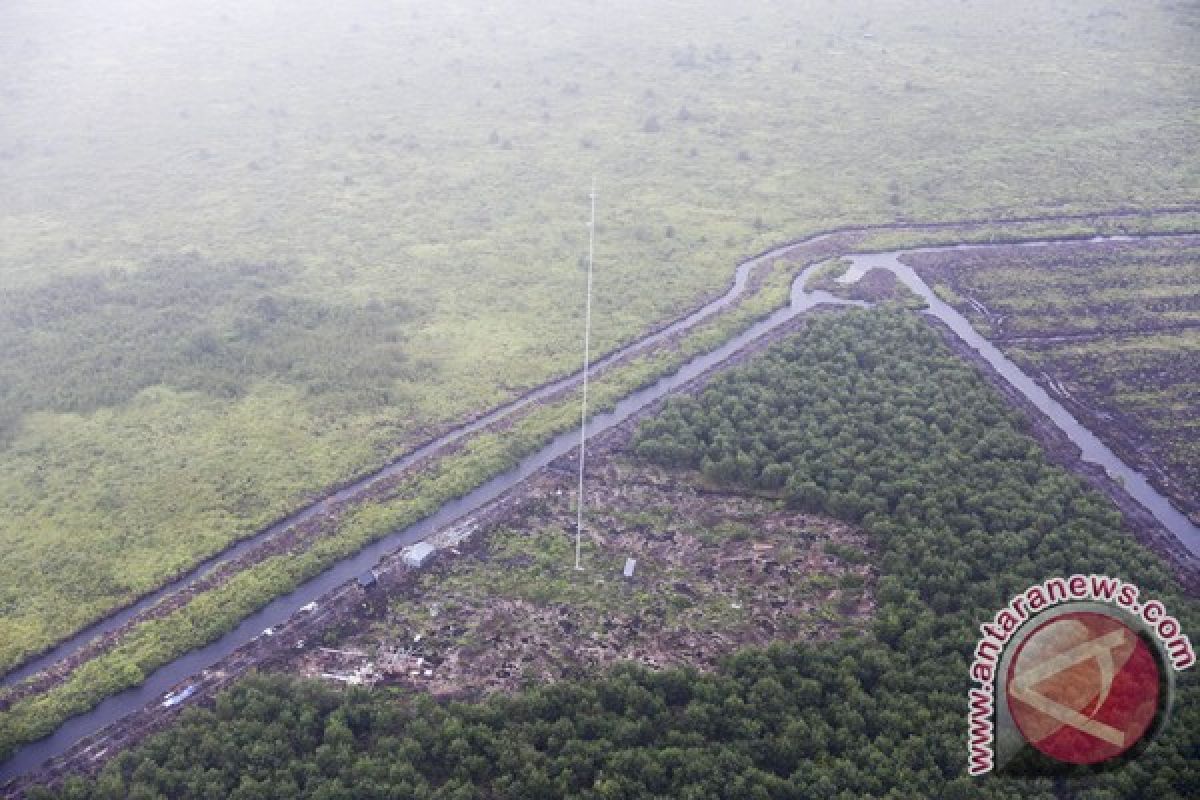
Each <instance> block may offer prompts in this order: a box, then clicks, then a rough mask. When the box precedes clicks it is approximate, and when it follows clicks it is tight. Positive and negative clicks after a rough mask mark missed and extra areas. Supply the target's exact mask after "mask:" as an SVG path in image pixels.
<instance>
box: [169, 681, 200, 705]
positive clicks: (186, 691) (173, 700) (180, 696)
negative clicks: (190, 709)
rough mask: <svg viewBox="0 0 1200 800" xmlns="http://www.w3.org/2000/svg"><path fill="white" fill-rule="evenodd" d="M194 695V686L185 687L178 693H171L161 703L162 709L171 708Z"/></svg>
mask: <svg viewBox="0 0 1200 800" xmlns="http://www.w3.org/2000/svg"><path fill="white" fill-rule="evenodd" d="M195 693H196V687H195V686H185V687H184V688H182V689H180V690H179V691H178V692H171V693H170V694H168V695H167V696H166V697H165V698H164V699H163V701H162V707H163V708H173V707H174V706H177V705H179V704H180V703H182V702H183V701H184V700H187V699H188V698H189V697H191V696H192V695H194V694H195Z"/></svg>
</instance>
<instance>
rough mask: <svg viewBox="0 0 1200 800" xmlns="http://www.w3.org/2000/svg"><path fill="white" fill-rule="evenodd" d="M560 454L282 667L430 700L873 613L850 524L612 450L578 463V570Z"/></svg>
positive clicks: (861, 542)
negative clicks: (582, 487)
mask: <svg viewBox="0 0 1200 800" xmlns="http://www.w3.org/2000/svg"><path fill="white" fill-rule="evenodd" d="M562 467H563V468H562V469H552V470H548V471H547V472H545V473H543V474H541V475H539V476H538V477H537V478H536V479H535V480H533V481H531V482H530V483H529V484H528V486H527V488H526V489H525V491H524V492H523V494H524V497H523V498H522V499H521V501H520V505H519V506H518V507H517V508H515V509H514V510H513V511H512V512H511V513H510V514H509V515H508V516H506V518H504V519H502V520H500V521H498V522H497V523H496V524H495V525H494V526H493V527H492V528H491V529H490V530H487V531H485V532H482V533H481V534H480V535H479V536H478V538H477V539H476V541H475V543H474V545H473V546H472V547H471V548H470V551H469V552H463V553H462V555H461V557H454V558H447V559H443V560H441V561H439V562H438V563H437V564H435V565H434V566H433V567H432V568H430V569H428V570H422V571H420V572H417V573H408V574H406V575H405V576H404V577H403V578H402V579H401V580H400V581H399V582H398V583H397V584H395V585H393V586H388V587H387V588H386V589H383V590H380V591H379V592H378V593H377V594H375V595H372V596H371V598H370V600H369V602H368V603H365V604H364V605H363V606H362V608H361V613H360V614H358V615H355V616H353V617H351V618H348V619H346V620H344V621H342V622H341V623H340V624H339V625H338V626H337V627H336V631H335V632H331V634H329V635H326V636H324V637H322V640H321V641H322V643H323V644H326V645H328V646H329V647H328V648H317V647H306V651H305V652H304V653H303V654H302V655H298V656H297V657H296V658H295V659H294V660H292V661H291V662H290V663H289V664H288V665H287V667H286V668H288V669H294V670H296V671H298V672H300V673H301V674H304V675H307V676H312V677H325V678H326V679H329V680H336V681H342V682H347V683H387V684H402V685H408V686H412V687H414V688H418V689H423V690H427V691H430V692H433V693H434V694H437V695H459V694H462V693H465V692H478V691H483V692H490V691H497V690H512V689H516V688H519V686H520V685H521V684H522V683H525V682H529V681H537V682H542V681H547V680H554V679H558V678H563V677H570V676H578V675H584V674H588V673H592V672H594V671H595V670H596V669H598V668H602V667H604V666H605V665H608V664H611V663H614V662H617V661H629V660H632V661H637V662H639V663H642V664H645V665H647V666H650V667H662V666H668V665H670V666H678V665H691V666H695V667H699V668H707V667H712V666H715V665H716V664H717V662H718V661H719V660H720V659H721V658H722V657H724V656H726V655H729V654H731V653H732V652H735V651H736V650H738V649H740V648H742V647H746V646H751V645H760V646H761V645H766V644H768V643H770V642H772V641H776V640H794V639H801V638H816V637H827V636H832V635H836V634H837V633H839V632H841V631H844V630H848V629H853V628H855V627H857V626H858V625H859V624H860V623H861V622H862V620H863V619H864V618H865V617H866V616H867V615H868V614H869V613H870V611H871V610H872V608H873V600H872V596H871V586H872V584H873V582H874V575H873V572H872V570H871V569H870V568H869V567H868V566H867V564H866V562H867V559H868V557H867V553H866V547H867V543H866V540H865V537H864V536H863V535H862V534H861V533H860V532H857V531H856V530H855V529H853V528H852V527H851V526H849V525H847V524H845V523H842V522H838V521H835V520H830V519H827V518H821V517H815V516H812V515H805V514H799V513H795V512H790V511H786V510H781V509H779V508H777V503H776V502H775V501H774V500H772V499H770V498H766V497H754V496H747V495H739V494H730V493H725V492H710V491H707V490H706V489H705V487H704V485H703V483H702V480H701V478H700V477H699V475H697V474H693V473H688V474H674V473H668V472H665V471H663V470H660V469H657V468H650V467H646V466H642V465H639V464H635V463H633V462H630V461H629V460H627V459H626V458H625V457H624V456H623V455H622V454H621V453H620V452H619V451H618V452H615V453H614V452H611V451H609V452H605V453H603V454H602V455H600V457H599V458H598V459H596V458H594V457H593V466H592V467H591V468H589V476H588V479H589V483H588V487H587V506H586V508H587V509H588V512H587V529H588V533H587V544H586V548H585V552H584V559H583V561H584V564H585V565H586V567H585V569H584V570H583V571H581V572H577V571H575V569H574V567H573V524H574V519H575V516H574V491H573V489H572V486H573V476H572V475H571V473H570V469H569V467H570V465H569V464H563V465H562ZM627 558H632V559H635V560H636V564H635V566H634V570H633V573H634V574H633V576H632V577H630V578H626V577H623V575H622V571H623V567H624V565H625V559H627ZM306 644H307V643H306Z"/></svg>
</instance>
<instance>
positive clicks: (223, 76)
mask: <svg viewBox="0 0 1200 800" xmlns="http://www.w3.org/2000/svg"><path fill="white" fill-rule="evenodd" d="M1197 30H1198V26H1197V11H1196V8H1195V6H1194V4H1190V3H1179V2H1173V1H1171V0H1161V1H1159V0H1154V1H1152V2H1149V1H1148V0H1073V1H1072V2H1064V3H1045V2H1040V1H1039V0H1005V1H1004V2H1001V1H1000V0H970V2H959V1H958V0H942V1H941V2H928V0H894V1H893V2H888V3H878V2H873V1H872V0H805V1H804V2H795V1H793V0H787V1H786V2H785V1H783V0H756V1H755V2H738V3H731V2H728V0H694V1H693V2H689V3H645V2H641V0H610V1H609V2H604V3H596V2H593V0H557V1H556V2H554V3H530V2H527V0H501V1H499V2H495V1H493V0H489V1H488V2H482V1H481V0H447V2H438V3H429V2H427V1H426V0H404V2H394V1H393V0H345V2H339V3H337V4H336V5H331V4H329V3H326V2H321V1H320V0H253V1H252V2H247V1H246V0H212V1H211V2H206V3H182V2H176V3H157V2H150V1H149V0H98V1H97V2H89V3H80V2H78V1H77V0H9V1H8V2H5V3H2V4H0V31H2V32H3V33H2V34H0V103H2V104H3V108H4V114H3V124H2V125H0V306H2V307H3V309H2V310H0V318H2V319H0V548H3V550H4V552H5V556H6V557H5V558H4V559H3V561H2V563H0V667H8V666H11V665H12V664H14V663H16V662H17V661H19V660H20V659H21V658H23V657H25V656H28V655H29V654H30V653H32V652H36V651H37V650H39V649H41V648H44V647H45V646H46V645H48V644H50V643H51V642H53V641H55V640H57V639H59V638H61V637H63V636H65V635H68V634H69V633H70V632H71V631H72V630H75V629H76V628H78V627H79V626H81V625H82V624H84V623H86V622H88V621H89V620H92V619H94V618H96V617H97V616H100V615H102V614H103V613H105V612H106V611H108V610H110V609H112V608H113V607H114V606H116V605H119V604H121V603H124V602H128V601H129V600H130V599H131V598H132V597H134V596H137V595H138V594H140V593H142V592H145V591H146V590H148V589H149V588H151V587H153V586H155V585H157V584H159V583H161V582H162V581H163V580H164V579H165V578H166V577H167V576H169V575H172V574H174V573H177V572H178V571H179V570H182V569H186V568H187V567H188V566H189V565H191V564H194V563H195V562H196V561H197V560H198V559H200V558H202V557H204V556H206V555H210V554H212V553H213V552H216V551H219V550H220V549H221V548H222V547H224V546H226V545H228V544H229V543H230V542H231V541H233V540H235V539H237V538H239V537H242V536H245V535H247V534H249V533H251V532H252V531H254V530H255V529H257V528H259V527H261V526H263V525H265V524H266V523H268V522H270V521H271V520H273V519H275V518H278V517H279V516H281V515H282V514H283V513H285V512H286V511H288V510H290V509H294V508H295V507H297V506H298V505H300V504H302V503H303V502H304V501H305V499H306V498H307V497H310V496H311V495H312V494H313V493H315V492H319V491H321V490H322V489H324V488H326V487H328V486H330V485H334V484H337V483H340V482H343V481H345V480H347V479H348V478H349V477H351V476H353V475H355V474H361V473H363V472H366V471H368V470H370V469H371V468H373V467H376V466H378V465H380V464H381V463H383V462H384V461H386V460H387V459H389V458H392V457H395V456H397V455H399V454H400V453H402V452H405V451H407V450H409V449H411V447H412V445H413V444H414V442H415V441H417V440H420V439H422V438H424V437H427V436H428V434H429V432H430V431H431V430H432V429H434V428H437V427H439V426H445V425H449V424H453V423H455V422H457V421H461V420H462V419H464V418H465V417H467V416H469V415H470V414H472V413H475V412H477V411H479V410H480V409H483V408H487V407H491V406H494V405H496V404H498V403H500V402H502V401H503V400H505V399H506V398H510V397H512V396H513V395H514V394H516V393H518V392H520V391H521V390H523V389H527V388H529V387H531V386H534V385H537V384H538V383H540V382H542V381H545V380H546V379H548V378H549V377H551V376H553V375H557V374H562V373H564V372H566V371H567V370H570V369H574V368H575V367H576V364H577V361H578V358H577V352H578V346H579V341H578V339H579V337H578V325H579V315H580V312H581V306H582V288H583V275H582V271H581V268H580V255H581V253H582V252H583V251H584V249H585V247H586V239H587V236H586V229H585V221H586V219H587V199H586V191H587V186H588V182H589V179H590V178H591V176H592V174H593V173H595V174H596V176H597V178H598V183H599V194H600V201H599V214H598V223H599V224H598V226H597V231H596V232H597V266H598V269H597V271H596V291H595V303H596V313H595V330H594V332H593V333H594V336H595V339H594V343H595V345H596V347H597V350H598V351H601V350H608V349H611V348H612V347H613V346H614V345H615V344H617V343H618V342H621V341H627V340H629V339H631V338H633V337H635V336H637V335H638V334H639V333H640V332H641V331H644V330H645V329H647V328H649V327H652V326H654V325H656V324H660V323H661V322H662V321H663V320H665V319H667V318H671V317H674V316H677V315H678V314H679V313H680V312H681V311H682V310H683V309H684V308H686V307H689V306H691V305H693V304H695V303H696V302H698V301H699V299H700V298H701V297H704V296H707V295H710V294H712V293H713V292H716V291H718V290H720V289H721V288H723V287H724V286H726V285H727V283H728V281H729V278H730V273H731V270H732V266H733V264H734V263H735V262H736V261H737V259H739V258H741V257H744V256H746V255H748V254H750V253H753V252H756V251H758V250H761V249H763V248H765V247H767V246H769V245H771V244H774V243H778V242H779V241H781V240H786V239H788V238H790V237H794V236H801V235H803V234H804V233H806V232H811V231H815V230H817V229H822V228H825V227H828V226H833V225H845V224H853V223H860V222H883V221H891V220H896V219H923V220H932V219H948V218H957V217H974V218H988V219H995V218H1005V217H1011V216H1014V215H1021V214H1026V213H1038V212H1050V213H1054V212H1061V211H1072V210H1074V211H1078V210H1085V209H1103V208H1113V207H1125V206H1132V207H1143V208H1145V207H1151V206H1156V205H1173V204H1178V203H1187V202H1196V201H1200V194H1197V190H1196V187H1197V186H1198V185H1200V182H1198V181H1197V179H1196V175H1197V166H1198V163H1197V158H1196V153H1198V152H1200V146H1198V145H1200V139H1198V137H1197V125H1196V119H1195V114H1194V113H1193V109H1194V108H1196V105H1197V87H1200V81H1197V79H1196V74H1197V72H1196V70H1197V65H1196V56H1195V54H1196V52H1197V48H1196V46H1195V45H1196V40H1197Z"/></svg>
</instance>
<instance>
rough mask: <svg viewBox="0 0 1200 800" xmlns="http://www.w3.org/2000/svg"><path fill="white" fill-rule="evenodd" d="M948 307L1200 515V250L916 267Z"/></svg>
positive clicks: (1141, 246)
mask: <svg viewBox="0 0 1200 800" xmlns="http://www.w3.org/2000/svg"><path fill="white" fill-rule="evenodd" d="M913 261H914V263H915V264H917V265H918V269H919V270H920V271H921V272H922V274H923V275H924V277H926V278H927V279H928V280H929V281H930V283H933V284H937V285H938V287H939V291H940V292H941V293H942V295H943V296H944V297H945V299H946V300H947V301H948V302H951V303H952V304H954V305H955V306H956V307H957V308H958V309H959V310H960V311H962V312H963V313H964V314H966V315H967V316H968V317H969V318H970V319H971V321H972V324H974V325H975V326H976V327H978V328H979V329H980V330H982V331H984V332H986V333H987V334H988V335H989V336H990V337H991V338H993V339H995V340H996V341H997V343H998V344H999V345H1000V346H1001V348H1003V349H1004V350H1005V351H1006V352H1007V353H1008V354H1009V355H1010V356H1012V357H1013V358H1014V359H1015V360H1016V361H1017V362H1018V363H1020V364H1021V365H1022V366H1023V367H1024V368H1025V369H1026V370H1028V371H1029V372H1030V374H1032V375H1034V376H1035V377H1037V378H1039V380H1040V381H1041V382H1042V383H1043V385H1044V386H1045V387H1046V388H1047V389H1048V390H1049V391H1051V392H1052V393H1054V394H1056V395H1058V396H1059V399H1060V400H1062V401H1063V402H1064V403H1066V404H1067V405H1068V406H1069V407H1070V408H1071V409H1072V410H1073V411H1075V412H1077V413H1078V414H1080V415H1082V416H1083V417H1084V418H1085V422H1086V423H1087V424H1088V425H1089V427H1091V428H1092V429H1093V430H1095V431H1097V432H1098V433H1099V434H1100V435H1101V436H1102V437H1103V438H1105V439H1106V440H1107V441H1108V442H1109V444H1110V445H1111V446H1114V447H1115V449H1117V450H1118V451H1120V452H1121V453H1122V455H1123V457H1125V458H1126V460H1127V461H1129V462H1131V463H1136V464H1138V465H1139V466H1141V467H1142V468H1143V469H1144V470H1145V471H1146V472H1147V474H1148V475H1149V476H1150V477H1151V478H1152V479H1153V480H1154V481H1155V482H1156V483H1157V484H1158V485H1159V486H1160V487H1161V488H1163V489H1164V490H1165V491H1166V492H1167V494H1168V495H1169V496H1170V497H1171V498H1172V499H1173V500H1174V501H1175V502H1176V504H1177V505H1179V506H1180V507H1181V508H1183V509H1184V510H1185V511H1187V512H1189V513H1192V514H1193V515H1196V514H1200V496H1198V495H1197V488H1196V487H1198V486H1200V445H1198V444H1197V443H1198V442H1200V421H1198V420H1200V243H1197V242H1196V241H1195V239H1174V238H1171V239H1164V240H1161V241H1154V242H1149V243H1137V244H1122V243H1108V244H1084V245H1076V246H1072V247H1070V248H1062V247H1050V248H1037V249H1027V248H1013V249H1005V250H1002V251H995V252H988V253H985V252H978V253H970V254H955V255H953V256H949V257H947V256H942V255H938V256H918V257H914V258H913Z"/></svg>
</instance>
